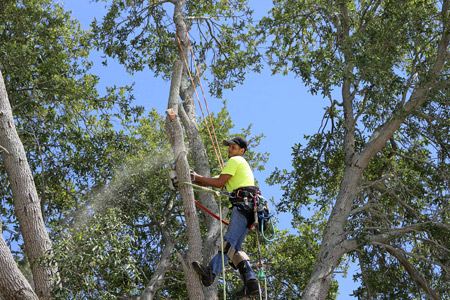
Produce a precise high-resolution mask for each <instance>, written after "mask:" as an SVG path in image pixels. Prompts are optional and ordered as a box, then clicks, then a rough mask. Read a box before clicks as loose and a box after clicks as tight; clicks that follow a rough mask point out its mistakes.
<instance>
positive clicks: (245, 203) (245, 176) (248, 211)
mask: <svg viewBox="0 0 450 300" xmlns="http://www.w3.org/2000/svg"><path fill="white" fill-rule="evenodd" d="M223 144H224V146H228V158H229V160H228V162H227V164H226V166H225V168H224V169H223V171H222V173H220V175H219V177H214V178H208V177H203V176H200V175H198V174H196V173H193V182H194V183H196V184H199V185H202V186H212V187H216V188H223V187H225V188H226V190H227V191H229V192H230V201H231V203H232V205H233V209H232V212H231V218H230V222H229V225H228V229H227V232H226V234H225V236H224V243H223V249H219V253H218V254H217V255H216V256H214V258H213V259H212V260H211V261H210V263H209V264H208V266H203V265H201V264H200V263H199V262H197V261H194V262H192V266H193V267H194V269H195V271H196V272H197V273H198V274H199V275H200V276H201V279H202V283H203V285H204V286H210V285H211V284H212V283H213V282H214V280H215V278H216V276H217V274H219V273H220V272H221V271H222V252H223V253H224V259H225V262H227V261H228V260H229V259H231V261H232V262H233V263H232V266H234V268H235V269H238V270H239V274H240V276H241V279H242V280H243V282H244V288H243V289H242V290H240V291H238V292H237V293H236V296H237V297H247V296H254V295H259V285H258V282H257V280H256V276H255V273H254V272H253V270H252V267H251V265H250V259H249V257H248V255H247V254H246V253H245V252H244V251H242V249H241V245H242V242H243V241H244V238H245V236H246V235H247V232H248V228H249V227H250V226H251V225H252V224H253V222H254V220H253V219H254V217H253V216H254V214H253V207H254V201H253V199H254V197H255V196H256V193H257V192H258V188H257V187H255V179H254V177H253V172H252V170H251V169H250V166H249V164H248V163H247V161H246V160H245V158H244V157H243V155H244V153H245V151H246V150H247V146H248V144H247V141H246V140H245V139H244V138H242V137H240V136H237V137H234V138H232V139H231V140H225V141H223Z"/></svg>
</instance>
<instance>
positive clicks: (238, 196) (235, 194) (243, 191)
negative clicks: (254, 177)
mask: <svg viewBox="0 0 450 300" xmlns="http://www.w3.org/2000/svg"><path fill="white" fill-rule="evenodd" d="M258 192H259V188H258V187H257V186H246V187H241V188H238V189H236V190H234V191H232V192H231V193H230V194H229V197H230V202H231V204H232V205H233V206H236V205H239V204H245V205H248V204H249V202H250V203H252V204H253V198H254V197H255V196H256V195H257V194H258Z"/></svg>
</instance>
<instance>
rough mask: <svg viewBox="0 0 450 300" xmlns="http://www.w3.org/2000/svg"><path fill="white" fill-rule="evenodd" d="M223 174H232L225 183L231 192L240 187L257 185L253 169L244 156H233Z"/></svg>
mask: <svg viewBox="0 0 450 300" xmlns="http://www.w3.org/2000/svg"><path fill="white" fill-rule="evenodd" d="M221 174H228V175H231V178H230V179H229V180H228V181H227V183H226V184H225V188H226V190H227V191H229V192H231V191H234V190H236V189H238V188H240V187H245V186H254V185H255V178H254V177H253V172H252V169H250V166H249V164H248V162H247V161H246V160H245V158H243V157H242V156H233V157H231V158H230V159H229V160H228V162H227V164H226V165H225V168H224V169H223V170H222V173H221Z"/></svg>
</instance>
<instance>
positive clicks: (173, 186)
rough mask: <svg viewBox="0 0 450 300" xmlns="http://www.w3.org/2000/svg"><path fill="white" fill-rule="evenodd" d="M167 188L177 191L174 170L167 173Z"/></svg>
mask: <svg viewBox="0 0 450 300" xmlns="http://www.w3.org/2000/svg"><path fill="white" fill-rule="evenodd" d="M169 188H171V189H172V190H177V189H178V177H177V172H176V171H175V170H172V171H170V172H169Z"/></svg>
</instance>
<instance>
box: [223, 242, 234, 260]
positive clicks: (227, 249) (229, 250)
mask: <svg viewBox="0 0 450 300" xmlns="http://www.w3.org/2000/svg"><path fill="white" fill-rule="evenodd" d="M221 250H222V251H220V250H219V252H223V253H224V254H225V255H226V256H227V257H228V258H229V259H233V257H234V255H235V253H236V249H234V247H233V246H231V244H230V242H228V241H225V242H224V243H223V249H221Z"/></svg>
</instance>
